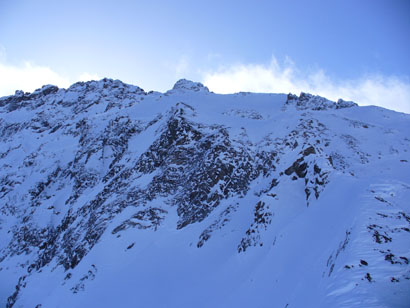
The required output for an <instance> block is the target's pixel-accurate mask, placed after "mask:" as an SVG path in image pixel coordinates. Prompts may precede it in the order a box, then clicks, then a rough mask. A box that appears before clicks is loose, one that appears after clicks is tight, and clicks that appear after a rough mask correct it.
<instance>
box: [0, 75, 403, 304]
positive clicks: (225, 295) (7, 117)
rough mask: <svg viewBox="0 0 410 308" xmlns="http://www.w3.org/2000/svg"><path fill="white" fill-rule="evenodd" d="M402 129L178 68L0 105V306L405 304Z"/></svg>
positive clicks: (390, 116)
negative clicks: (150, 82)
mask: <svg viewBox="0 0 410 308" xmlns="http://www.w3.org/2000/svg"><path fill="white" fill-rule="evenodd" d="M409 131H410V116H409V115H407V114H401V113H396V112H393V111H389V110H386V109H382V108H377V107H358V106H357V105H356V104H354V103H352V102H346V101H343V100H339V101H338V102H337V103H336V102H332V101H329V100H327V99H325V98H322V97H319V96H313V95H310V94H306V93H302V94H301V95H300V96H296V95H292V94H289V95H283V94H255V93H237V94H232V95H218V94H214V93H211V92H209V91H208V89H207V88H206V87H204V86H203V85H202V84H200V83H195V82H192V81H187V80H184V79H183V80H180V81H178V82H177V83H176V84H175V86H174V88H173V89H172V90H170V91H168V92H166V93H158V92H150V93H146V92H145V91H143V90H142V89H141V88H139V87H136V86H132V85H127V84H124V83H122V82H121V81H118V80H111V79H103V80H100V81H92V82H86V83H84V82H80V83H76V84H74V85H72V86H71V87H70V88H68V89H58V88H57V87H55V86H50V85H48V86H44V87H43V88H41V89H39V90H36V91H35V92H33V93H23V92H21V91H17V92H16V95H14V96H8V97H3V98H0V170H1V173H0V238H1V241H0V306H6V307H42V308H45V307H52V308H54V307H70V308H71V307H107V308H108V307H118V306H119V307H135V306H141V307H193V306H195V307H236V306H237V307H364V306H365V307H408V303H409V302H410V265H409V259H410V204H409V202H408V200H409V199H410V176H409V175H410V157H409V151H410V136H409Z"/></svg>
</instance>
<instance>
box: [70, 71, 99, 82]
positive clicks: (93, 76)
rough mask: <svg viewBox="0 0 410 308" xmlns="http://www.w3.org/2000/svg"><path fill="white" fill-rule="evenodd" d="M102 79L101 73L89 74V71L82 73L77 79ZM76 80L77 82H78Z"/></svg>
mask: <svg viewBox="0 0 410 308" xmlns="http://www.w3.org/2000/svg"><path fill="white" fill-rule="evenodd" d="M100 79H102V78H101V77H100V76H99V75H97V74H89V73H82V74H81V75H80V76H79V77H78V78H77V80H76V81H90V80H100ZM76 81H75V82H76Z"/></svg>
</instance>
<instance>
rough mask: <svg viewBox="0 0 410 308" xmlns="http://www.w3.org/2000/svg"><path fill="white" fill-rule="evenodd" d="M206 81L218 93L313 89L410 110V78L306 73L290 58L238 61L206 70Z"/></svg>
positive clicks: (283, 91) (327, 94) (310, 91)
mask: <svg viewBox="0 0 410 308" xmlns="http://www.w3.org/2000/svg"><path fill="white" fill-rule="evenodd" d="M203 83H204V84H205V85H206V86H208V88H209V89H210V90H212V91H214V92H216V93H234V92H240V91H249V92H271V93H289V92H291V93H296V94H299V93H300V92H302V91H303V92H309V93H312V94H317V95H321V96H324V97H327V98H329V99H332V100H337V99H338V98H343V99H345V100H352V101H355V102H357V103H358V104H360V105H377V106H381V107H385V108H389V109H393V110H397V111H401V112H406V113H410V82H409V80H404V79H400V78H398V77H394V76H382V75H373V76H363V77H360V78H357V79H355V80H333V79H332V78H330V77H329V76H328V75H326V73H325V72H324V71H323V70H320V69H317V70H315V71H314V72H310V73H308V74H303V73H302V72H301V71H300V70H298V69H297V67H296V66H295V64H294V63H293V62H292V61H291V60H290V59H286V60H285V61H284V64H283V65H280V64H279V63H278V61H277V60H276V59H275V58H273V59H272V61H271V63H269V64H268V65H261V64H247V65H244V64H237V65H232V66H230V67H223V68H220V69H219V70H217V71H214V72H206V73H205V74H203Z"/></svg>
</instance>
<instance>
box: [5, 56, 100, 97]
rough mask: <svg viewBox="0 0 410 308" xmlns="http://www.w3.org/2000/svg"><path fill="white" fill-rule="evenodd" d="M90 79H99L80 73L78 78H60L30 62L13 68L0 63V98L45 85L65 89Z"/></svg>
mask: <svg viewBox="0 0 410 308" xmlns="http://www.w3.org/2000/svg"><path fill="white" fill-rule="evenodd" d="M0 60H1V59H0ZM91 79H100V78H99V77H98V76H97V75H95V74H89V73H82V74H80V75H79V76H78V78H73V79H71V78H68V77H66V76H61V75H60V74H58V73H56V72H55V71H53V70H52V69H51V68H49V67H46V66H39V65H35V64H32V63H30V62H24V63H23V64H22V65H19V66H14V65H10V64H7V63H5V62H2V61H0V97H1V96H5V95H11V94H14V92H15V90H23V91H25V92H33V91H34V90H35V89H38V88H41V87H42V86H43V85H45V84H53V85H56V86H58V87H63V88H66V87H69V86H70V85H71V84H72V83H74V82H76V81H88V80H91Z"/></svg>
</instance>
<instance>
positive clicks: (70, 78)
mask: <svg viewBox="0 0 410 308" xmlns="http://www.w3.org/2000/svg"><path fill="white" fill-rule="evenodd" d="M409 55H410V1H408V0H355V1H352V0H344V1H339V0H334V1H330V0H327V1H315V0H311V1H293V0H288V1H241V0H236V1H222V0H219V1H121V0H118V1H103V0H100V1H77V0H71V1H55V0H54V1H42V0H38V1H34V0H32V1H21V0H14V1H12V0H0V95H8V94H12V93H14V91H15V90H16V89H23V90H25V91H32V90H34V89H35V88H37V87H39V86H40V85H41V84H44V83H53V84H57V85H59V86H63V87H66V86H68V85H70V84H71V83H73V82H75V81H78V80H88V79H99V78H102V77H110V78H118V79H121V80H123V81H124V82H128V83H132V84H136V85H139V86H141V87H142V88H144V89H145V90H159V91H165V90H167V89H170V88H172V86H173V84H174V83H175V81H176V80H177V79H179V78H182V77H184V78H188V79H192V80H195V81H201V82H203V83H205V84H206V85H208V86H209V87H210V89H211V90H214V91H215V92H221V93H229V92H236V91H241V90H242V91H257V92H285V93H287V92H295V93H299V92H300V91H308V92H312V93H314V94H321V95H323V96H327V97H329V98H332V99H337V98H338V97H343V98H345V99H353V100H355V101H357V102H358V103H361V104H376V105H381V106H385V107H388V108H393V109H396V110H401V111H405V112H408V113H410V99H409V97H410V56H409Z"/></svg>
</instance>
